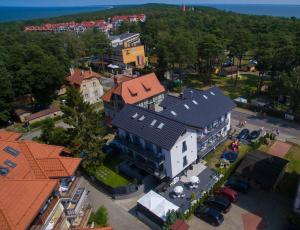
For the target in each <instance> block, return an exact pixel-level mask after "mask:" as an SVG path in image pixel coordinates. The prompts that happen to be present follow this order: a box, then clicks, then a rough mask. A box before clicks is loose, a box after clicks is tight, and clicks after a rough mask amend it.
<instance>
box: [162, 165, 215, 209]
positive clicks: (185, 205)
mask: <svg viewBox="0 0 300 230" xmlns="http://www.w3.org/2000/svg"><path fill="white" fill-rule="evenodd" d="M194 167H195V166H194ZM196 167H197V165H196ZM198 168H200V171H201V169H202V171H201V172H200V173H199V174H196V175H194V176H197V177H198V178H199V180H198V182H197V183H196V184H195V185H194V186H191V182H187V180H186V177H185V176H183V177H182V178H181V179H180V180H179V178H178V181H176V179H175V183H171V185H170V186H168V187H164V188H163V189H162V190H163V191H162V192H160V195H162V196H163V197H164V198H166V199H167V200H168V201H170V202H171V203H173V204H175V205H176V206H178V207H179V208H180V211H181V212H182V213H185V212H186V211H187V210H189V208H190V207H191V206H192V204H193V200H199V199H201V197H202V196H203V195H204V194H206V193H208V192H209V191H210V190H211V189H212V188H213V186H214V184H216V183H217V182H218V181H219V179H220V177H219V176H218V175H217V173H216V172H215V171H214V170H212V169H210V168H207V167H206V166H204V165H202V164H201V163H199V167H198ZM193 171H194V172H197V170H193ZM188 174H189V175H191V173H188ZM178 187H181V188H182V191H180V194H176V189H177V188H178ZM192 194H194V195H192ZM193 196H194V198H193Z"/></svg>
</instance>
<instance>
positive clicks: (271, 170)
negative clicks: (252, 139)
mask: <svg viewBox="0 0 300 230" xmlns="http://www.w3.org/2000/svg"><path fill="white" fill-rule="evenodd" d="M286 164H288V160H286V159H283V158H280V157H277V156H273V155H270V154H267V153H265V152H262V151H259V150H256V151H252V152H250V153H248V154H247V155H246V156H245V158H244V160H243V161H242V163H241V164H240V165H239V167H238V168H237V170H236V174H237V175H241V176H243V177H246V178H250V179H252V180H254V181H255V182H257V183H259V184H260V185H261V186H262V187H263V188H265V189H267V190H271V189H273V188H274V186H275V185H276V182H277V180H278V179H279V177H280V175H281V172H282V171H283V170H284V168H285V166H286Z"/></svg>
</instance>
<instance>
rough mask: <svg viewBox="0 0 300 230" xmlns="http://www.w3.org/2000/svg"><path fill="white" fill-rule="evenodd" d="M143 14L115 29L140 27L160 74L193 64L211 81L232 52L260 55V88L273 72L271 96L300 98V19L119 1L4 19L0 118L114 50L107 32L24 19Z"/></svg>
mask: <svg viewBox="0 0 300 230" xmlns="http://www.w3.org/2000/svg"><path fill="white" fill-rule="evenodd" d="M131 13H145V14H146V15H147V20H146V22H145V23H136V24H127V23H124V24H122V25H121V27H120V28H118V29H117V30H116V31H114V33H121V32H128V31H129V32H140V33H141V36H142V41H143V43H144V44H145V47H146V52H147V56H150V55H155V56H157V57H158V66H157V68H156V72H157V74H158V75H159V76H162V74H163V73H164V72H165V71H167V70H170V69H172V68H174V66H175V65H177V66H179V67H181V68H186V69H188V68H192V69H194V70H195V71H197V72H198V73H199V76H200V77H201V78H203V79H204V80H205V81H206V82H208V83H209V82H210V78H211V74H212V70H213V67H215V66H216V65H221V64H222V63H223V62H224V61H225V60H226V58H228V57H226V56H225V50H226V51H227V52H228V53H229V55H228V56H229V57H232V58H235V59H236V60H239V61H240V62H241V60H242V59H243V58H244V57H245V55H247V56H251V57H252V58H254V59H256V60H257V61H258V66H257V68H258V70H259V76H260V77H259V79H260V80H259V82H258V93H259V91H260V90H261V87H262V85H263V81H264V78H265V75H266V73H267V72H269V71H272V73H273V74H272V85H271V88H270V95H271V96H272V97H273V98H276V97H279V96H280V95H288V96H289V97H290V101H291V103H290V106H291V109H293V110H296V109H297V108H299V105H300V101H299V100H297V97H298V95H299V94H300V81H299V78H300V77H299V76H300V68H299V66H300V20H297V19H295V18H276V17H267V16H250V15H240V14H235V13H231V12H223V11H219V10H215V9H212V8H207V7H196V8H195V10H194V11H188V12H186V15H184V14H183V13H182V12H181V10H180V7H178V6H168V5H145V6H136V7H131V8H115V9H111V10H105V11H102V12H97V13H89V14H82V15H74V16H65V17H59V18H54V19H48V20H46V19H44V20H34V21H26V22H15V23H5V24H0V37H1V39H0V79H1V82H2V86H3V87H2V89H1V91H0V122H6V121H7V120H8V119H9V117H10V114H11V111H12V109H13V106H14V102H15V100H16V98H18V97H19V96H22V95H24V94H28V93H31V94H32V95H33V96H34V98H35V100H36V103H39V104H48V103H50V102H51V101H52V100H53V98H55V90H56V89H58V88H59V87H60V86H61V85H62V84H63V83H64V82H65V77H66V76H67V73H68V69H69V68H70V66H71V65H74V66H76V65H78V59H79V58H80V57H84V56H91V55H102V54H103V53H104V52H108V51H109V45H108V44H109V43H108V40H107V38H106V37H105V35H104V34H102V33H100V32H97V31H94V30H92V31H88V32H85V33H84V34H82V35H81V36H80V37H76V36H74V35H73V34H69V33H61V34H49V33H24V32H23V28H24V26H25V25H31V24H41V23H44V22H46V21H47V22H62V21H70V20H75V21H82V20H93V19H99V18H108V17H110V16H112V15H117V14H131Z"/></svg>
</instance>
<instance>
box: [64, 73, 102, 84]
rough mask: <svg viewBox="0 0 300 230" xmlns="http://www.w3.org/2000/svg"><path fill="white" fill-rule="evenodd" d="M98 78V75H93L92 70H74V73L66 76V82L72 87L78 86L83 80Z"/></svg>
mask: <svg viewBox="0 0 300 230" xmlns="http://www.w3.org/2000/svg"><path fill="white" fill-rule="evenodd" d="M100 77H101V75H100V74H98V73H95V72H94V71H92V70H80V69H74V72H73V73H72V74H71V75H70V76H68V81H69V82H70V83H71V84H73V85H78V86H80V85H81V83H82V81H83V80H86V79H91V78H100Z"/></svg>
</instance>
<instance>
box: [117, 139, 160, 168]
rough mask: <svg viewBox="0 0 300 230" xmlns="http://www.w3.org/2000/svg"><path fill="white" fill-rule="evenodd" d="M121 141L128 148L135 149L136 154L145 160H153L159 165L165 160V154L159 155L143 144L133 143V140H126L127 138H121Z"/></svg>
mask: <svg viewBox="0 0 300 230" xmlns="http://www.w3.org/2000/svg"><path fill="white" fill-rule="evenodd" d="M120 142H121V144H122V145H123V146H125V147H127V148H128V149H130V150H131V151H133V152H134V153H135V154H137V155H139V156H140V157H142V158H143V159H144V160H145V161H151V162H153V163H154V164H157V165H160V164H162V163H163V162H164V158H163V156H161V154H160V155H159V156H158V155H156V154H155V153H154V152H152V151H149V150H147V149H143V148H142V147H141V146H139V145H137V144H133V143H132V142H130V141H128V140H125V139H121V141H120Z"/></svg>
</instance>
